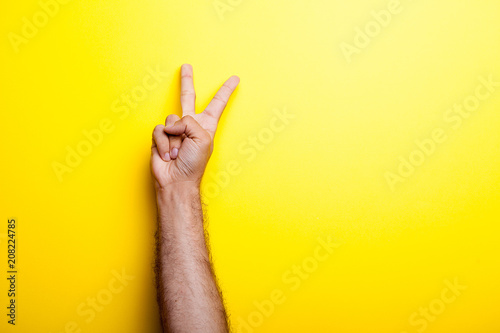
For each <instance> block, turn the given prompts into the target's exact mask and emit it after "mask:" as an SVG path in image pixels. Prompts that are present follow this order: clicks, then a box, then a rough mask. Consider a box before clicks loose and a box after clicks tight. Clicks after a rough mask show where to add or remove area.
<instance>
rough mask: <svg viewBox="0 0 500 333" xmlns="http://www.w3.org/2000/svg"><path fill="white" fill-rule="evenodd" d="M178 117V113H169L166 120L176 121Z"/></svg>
mask: <svg viewBox="0 0 500 333" xmlns="http://www.w3.org/2000/svg"><path fill="white" fill-rule="evenodd" d="M177 119H179V116H178V115H176V114H169V115H168V116H167V119H166V121H167V122H169V121H176V120H177Z"/></svg>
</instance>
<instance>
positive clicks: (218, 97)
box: [214, 95, 227, 105]
mask: <svg viewBox="0 0 500 333" xmlns="http://www.w3.org/2000/svg"><path fill="white" fill-rule="evenodd" d="M214 99H216V100H218V101H220V102H222V104H224V105H226V103H227V100H226V99H225V98H224V97H221V96H219V95H215V96H214Z"/></svg>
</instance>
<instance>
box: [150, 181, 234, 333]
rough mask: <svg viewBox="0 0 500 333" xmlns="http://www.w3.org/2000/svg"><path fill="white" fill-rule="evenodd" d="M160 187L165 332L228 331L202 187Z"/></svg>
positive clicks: (160, 245)
mask: <svg viewBox="0 0 500 333" xmlns="http://www.w3.org/2000/svg"><path fill="white" fill-rule="evenodd" d="M188 184H189V185H174V186H171V187H169V188H167V189H158V190H157V207H158V223H159V225H158V228H159V229H158V236H159V237H158V238H159V239H158V241H159V248H158V266H159V272H158V273H159V276H158V282H159V287H160V290H159V295H158V301H159V303H160V310H161V316H162V322H163V327H164V328H165V331H166V332H172V333H178V332H191V333H194V332H204V333H206V332H208V333H211V332H214V333H215V332H217V333H219V332H227V331H228V329H227V321H226V314H225V311H224V306H223V304H222V300H221V297H220V294H219V290H218V289H217V285H216V282H215V280H214V277H213V274H212V268H211V264H210V260H209V255H208V250H207V245H206V241H205V233H204V227H203V210H202V206H201V200H200V192H199V188H198V186H196V185H192V184H191V183H188Z"/></svg>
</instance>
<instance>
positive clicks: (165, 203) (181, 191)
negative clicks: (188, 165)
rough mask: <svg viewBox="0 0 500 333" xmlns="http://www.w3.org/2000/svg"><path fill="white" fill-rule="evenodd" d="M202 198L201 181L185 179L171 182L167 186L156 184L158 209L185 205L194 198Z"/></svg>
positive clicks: (189, 203)
mask: <svg viewBox="0 0 500 333" xmlns="http://www.w3.org/2000/svg"><path fill="white" fill-rule="evenodd" d="M199 198H200V183H199V182H195V181H185V182H179V183H173V184H169V185H167V186H163V187H160V186H156V201H157V204H158V210H159V211H161V210H162V209H164V208H168V209H172V207H183V206H186V205H191V203H192V202H193V200H199Z"/></svg>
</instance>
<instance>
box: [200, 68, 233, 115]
mask: <svg viewBox="0 0 500 333" xmlns="http://www.w3.org/2000/svg"><path fill="white" fill-rule="evenodd" d="M238 83H240V78H239V77H237V76H235V75H233V76H231V77H230V78H229V79H227V81H226V82H224V84H223V85H222V87H220V88H219V91H217V93H216V94H215V96H214V98H213V99H212V100H211V101H210V103H209V104H208V106H207V107H206V109H205V111H203V113H206V114H207V115H208V116H210V117H213V118H215V119H216V120H217V121H219V118H220V116H221V115H222V112H223V111H224V109H225V107H226V105H227V102H228V101H229V97H231V94H232V93H233V91H234V89H236V87H237V86H238Z"/></svg>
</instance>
